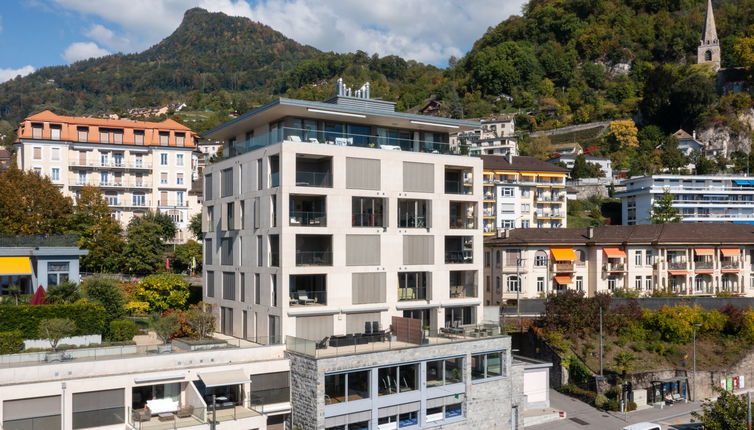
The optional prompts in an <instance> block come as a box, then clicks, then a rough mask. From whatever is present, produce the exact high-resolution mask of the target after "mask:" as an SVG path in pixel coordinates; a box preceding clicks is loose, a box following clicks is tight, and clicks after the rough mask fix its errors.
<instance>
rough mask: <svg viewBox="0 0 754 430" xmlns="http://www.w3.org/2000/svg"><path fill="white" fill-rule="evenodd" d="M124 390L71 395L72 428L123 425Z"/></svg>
mask: <svg viewBox="0 0 754 430" xmlns="http://www.w3.org/2000/svg"><path fill="white" fill-rule="evenodd" d="M124 410H125V390H124V389H123V388H120V389H116V390H101V391H89V392H86V393H73V428H74V429H83V428H89V427H100V426H109V425H115V424H123V423H124V418H125V417H124V414H123V412H124Z"/></svg>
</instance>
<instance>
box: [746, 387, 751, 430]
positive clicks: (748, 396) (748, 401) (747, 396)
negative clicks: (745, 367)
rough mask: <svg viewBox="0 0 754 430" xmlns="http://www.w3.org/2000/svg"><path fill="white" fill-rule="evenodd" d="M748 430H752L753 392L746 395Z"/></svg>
mask: <svg viewBox="0 0 754 430" xmlns="http://www.w3.org/2000/svg"><path fill="white" fill-rule="evenodd" d="M746 411H747V412H746V428H747V429H749V430H751V391H749V392H748V393H746Z"/></svg>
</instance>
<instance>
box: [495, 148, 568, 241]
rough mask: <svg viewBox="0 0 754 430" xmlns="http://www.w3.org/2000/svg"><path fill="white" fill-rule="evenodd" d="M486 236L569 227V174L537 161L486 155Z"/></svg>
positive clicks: (525, 158) (561, 169) (530, 158)
mask: <svg viewBox="0 0 754 430" xmlns="http://www.w3.org/2000/svg"><path fill="white" fill-rule="evenodd" d="M481 158H482V161H483V163H484V166H483V167H484V200H483V202H482V223H483V226H482V228H483V230H484V235H485V236H494V235H495V234H496V232H498V231H502V230H504V229H511V228H533V227H536V228H564V227H566V225H567V204H568V201H567V198H566V190H565V185H566V177H567V175H568V170H566V169H563V168H561V167H558V166H555V165H552V164H550V163H547V162H545V161H542V160H538V159H536V158H534V157H525V156H510V155H509V156H502V155H483V156H481Z"/></svg>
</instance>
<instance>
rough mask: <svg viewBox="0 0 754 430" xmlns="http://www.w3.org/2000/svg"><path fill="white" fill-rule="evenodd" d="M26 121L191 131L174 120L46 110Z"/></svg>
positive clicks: (27, 118)
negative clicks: (75, 113)
mask: <svg viewBox="0 0 754 430" xmlns="http://www.w3.org/2000/svg"><path fill="white" fill-rule="evenodd" d="M25 120H26V121H49V122H64V123H69V124H80V125H96V126H109V127H124V128H151V129H160V130H182V131H191V129H190V128H188V127H186V126H185V125H183V124H181V123H179V122H176V121H173V120H172V119H166V120H164V121H160V122H149V121H131V120H126V119H103V118H86V117H79V116H64V115H57V114H56V113H54V112H52V111H50V110H44V111H42V112H39V113H36V114H34V115H31V116H29V117H26V119H25Z"/></svg>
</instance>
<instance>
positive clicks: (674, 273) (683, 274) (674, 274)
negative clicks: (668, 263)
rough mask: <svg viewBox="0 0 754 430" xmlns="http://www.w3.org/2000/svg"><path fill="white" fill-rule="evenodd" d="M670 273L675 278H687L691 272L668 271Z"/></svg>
mask: <svg viewBox="0 0 754 430" xmlns="http://www.w3.org/2000/svg"><path fill="white" fill-rule="evenodd" d="M668 273H670V274H671V275H673V276H686V275H688V274H689V272H687V271H685V270H668Z"/></svg>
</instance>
